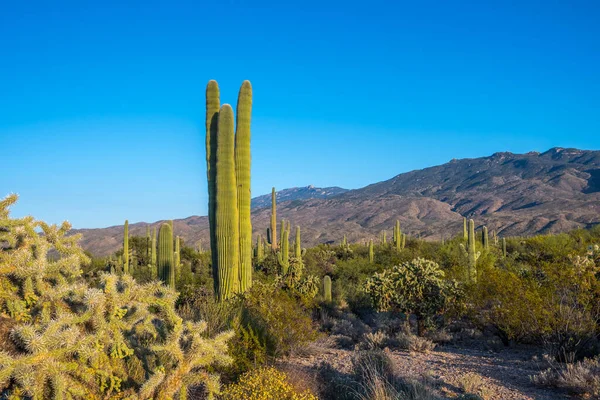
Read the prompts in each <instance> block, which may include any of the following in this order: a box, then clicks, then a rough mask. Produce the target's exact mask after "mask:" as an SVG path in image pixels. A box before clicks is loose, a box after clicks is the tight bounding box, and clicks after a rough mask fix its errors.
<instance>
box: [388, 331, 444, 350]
mask: <svg viewBox="0 0 600 400" xmlns="http://www.w3.org/2000/svg"><path fill="white" fill-rule="evenodd" d="M396 343H397V346H398V347H399V348H400V349H402V350H408V351H413V352H416V353H429V352H430V351H431V350H433V349H434V348H435V343H433V342H432V341H431V340H429V339H427V338H424V337H421V336H417V335H413V334H411V333H406V332H400V333H398V334H397V335H396Z"/></svg>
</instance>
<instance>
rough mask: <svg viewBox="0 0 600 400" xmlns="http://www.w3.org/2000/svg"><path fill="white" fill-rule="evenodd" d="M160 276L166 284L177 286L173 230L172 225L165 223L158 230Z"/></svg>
mask: <svg viewBox="0 0 600 400" xmlns="http://www.w3.org/2000/svg"><path fill="white" fill-rule="evenodd" d="M157 262H158V264H157V267H158V277H159V279H160V280H161V281H163V282H164V283H165V285H167V286H170V287H172V288H175V268H174V266H173V231H172V229H171V225H170V224H168V223H163V224H162V225H161V226H160V230H159V231H158V252H157Z"/></svg>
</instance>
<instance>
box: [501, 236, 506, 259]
mask: <svg viewBox="0 0 600 400" xmlns="http://www.w3.org/2000/svg"><path fill="white" fill-rule="evenodd" d="M502 256H503V257H504V258H506V238H502Z"/></svg>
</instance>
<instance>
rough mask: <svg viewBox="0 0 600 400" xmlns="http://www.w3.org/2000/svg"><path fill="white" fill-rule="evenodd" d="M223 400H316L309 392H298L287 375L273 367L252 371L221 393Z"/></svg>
mask: <svg viewBox="0 0 600 400" xmlns="http://www.w3.org/2000/svg"><path fill="white" fill-rule="evenodd" d="M221 398H222V399H223V400H273V399H278V400H317V397H316V396H315V395H313V394H312V393H310V392H309V391H304V392H298V391H296V390H295V389H294V387H293V386H292V385H291V384H290V383H289V382H288V377H287V375H286V374H285V373H284V372H282V371H278V370H277V369H275V368H273V367H262V368H258V369H255V370H252V371H250V372H248V373H246V374H244V375H242V377H241V378H240V380H239V381H238V382H237V383H234V384H231V385H229V386H227V387H225V389H224V390H223V392H222V397H221Z"/></svg>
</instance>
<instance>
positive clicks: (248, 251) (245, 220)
mask: <svg viewBox="0 0 600 400" xmlns="http://www.w3.org/2000/svg"><path fill="white" fill-rule="evenodd" d="M251 114H252V85H250V82H249V81H244V83H242V87H241V88H240V92H239V94H238V102H237V109H236V124H235V179H236V183H237V206H238V212H239V226H240V228H239V231H240V270H239V273H240V278H239V279H240V290H241V291H242V292H244V291H246V290H247V289H249V288H250V286H252V221H251V218H250V202H251V198H252V196H251V192H250V165H251V156H250V119H251Z"/></svg>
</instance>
